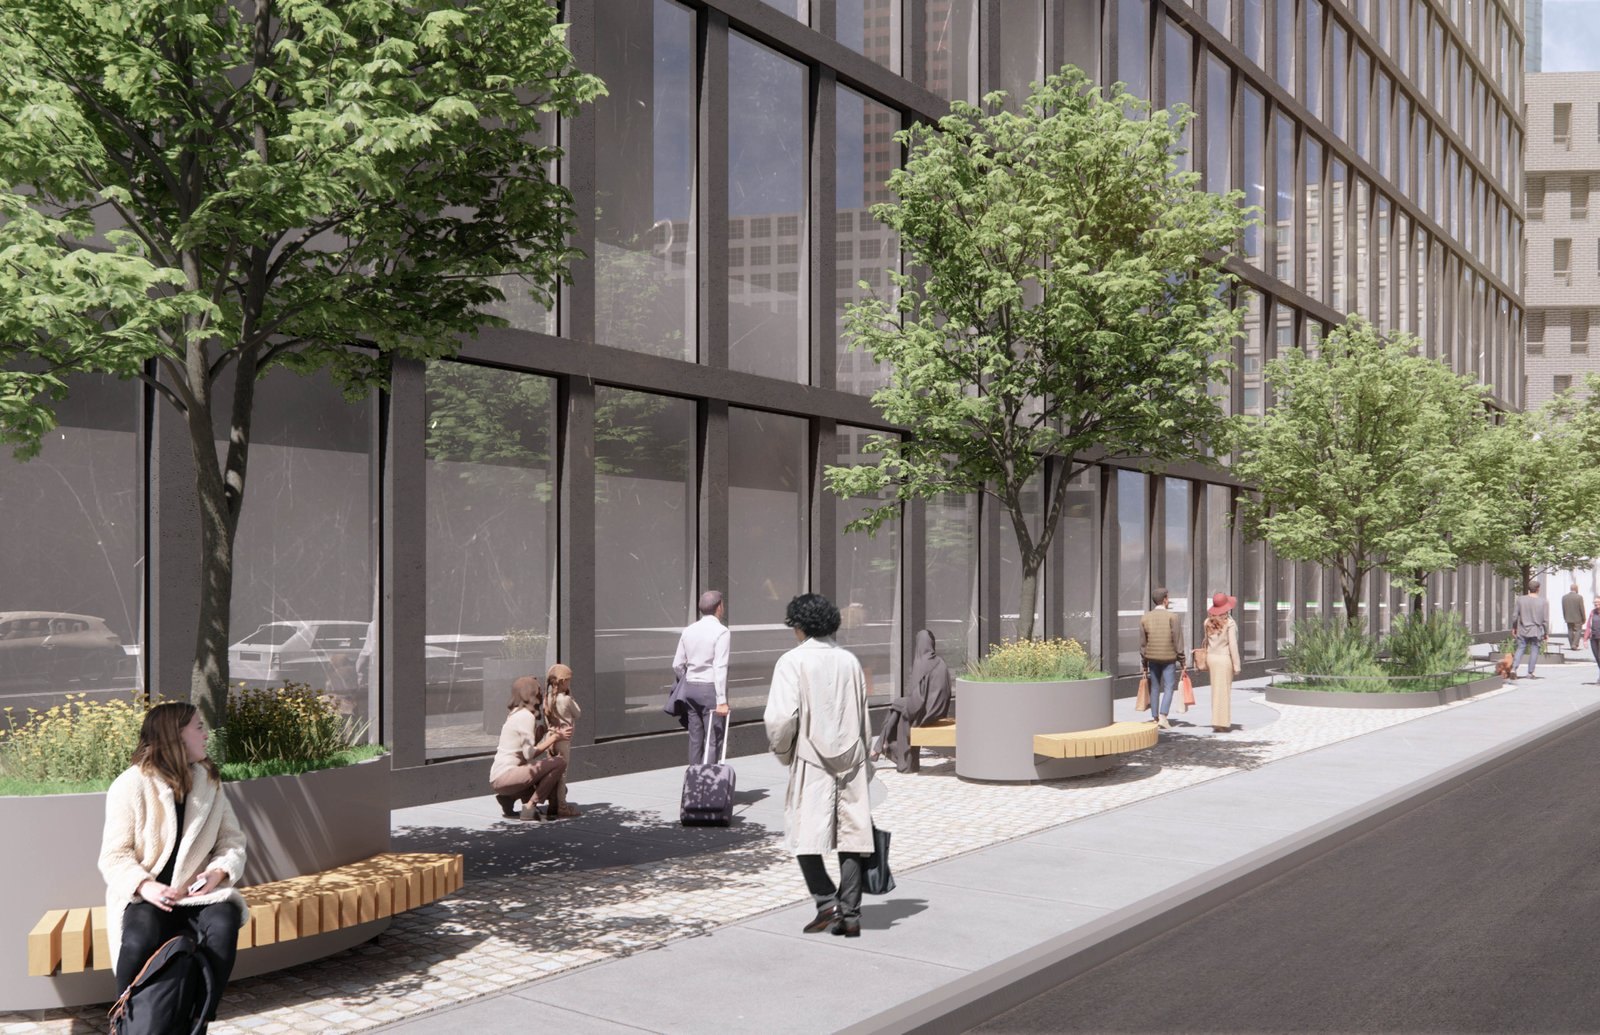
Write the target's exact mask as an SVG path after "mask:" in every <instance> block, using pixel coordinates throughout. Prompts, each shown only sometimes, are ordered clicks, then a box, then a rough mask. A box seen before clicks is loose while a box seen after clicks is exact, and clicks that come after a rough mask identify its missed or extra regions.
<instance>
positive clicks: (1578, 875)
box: [973, 719, 1600, 1033]
mask: <svg viewBox="0 0 1600 1035" xmlns="http://www.w3.org/2000/svg"><path fill="white" fill-rule="evenodd" d="M973 1030H974V1031H979V1032H1009V1033H1019V1032H1241V1033H1242V1032H1600V719H1590V720H1585V721H1583V722H1580V723H1577V724H1574V726H1573V728H1572V730H1571V731H1570V732H1567V733H1565V734H1563V735H1561V736H1560V737H1558V738H1557V739H1555V740H1554V741H1552V742H1550V743H1549V744H1547V745H1545V746H1544V747H1541V748H1539V749H1538V750H1536V751H1533V752H1530V753H1528V754H1525V755H1523V756H1521V757H1520V758H1518V759H1516V760H1515V761H1513V762H1511V763H1509V764H1506V765H1503V766H1500V767H1498V768H1496V769H1493V770H1490V771H1489V772H1487V773H1485V774H1483V775H1480V776H1478V777H1476V778H1474V779H1472V780H1470V781H1468V782H1467V783H1465V784H1462V785H1461V786H1459V787H1457V788H1456V789H1454V790H1452V791H1450V792H1448V793H1447V794H1445V795H1443V796H1441V797H1439V798H1437V799H1435V800H1434V801H1432V802H1430V803H1428V804H1426V805H1423V806H1422V807H1420V808H1417V809H1414V810H1412V811H1411V812H1408V813H1405V814H1404V815H1402V816H1400V817H1399V818H1397V819H1395V820H1393V821H1391V822H1389V823H1387V824H1385V825H1384V826H1382V827H1379V828H1378V829H1376V830H1373V831H1371V832H1370V833H1368V834H1366V835H1365V836H1363V837H1360V838H1357V839H1356V840H1353V841H1351V842H1349V843H1347V844H1344V845H1342V846H1340V847H1338V848H1336V849H1334V850H1332V851H1331V852H1329V853H1328V854H1327V855H1324V856H1321V857H1319V858H1318V859H1316V860H1314V861H1312V862H1310V863H1307V864H1306V865H1304V866H1302V867H1300V868H1298V869H1296V870H1293V871H1291V872H1289V873H1287V874H1284V875H1283V876H1281V877H1279V878H1277V879H1275V880H1272V881H1268V882H1267V883H1264V884H1263V885H1262V886H1261V887H1259V888H1256V889H1254V890H1252V891H1249V892H1247V893H1245V894H1244V895H1241V896H1239V897H1238V898H1236V899H1234V900H1233V901H1231V902H1229V903H1227V904H1225V905H1223V906H1220V907H1218V908H1217V909H1214V910H1212V911H1211V912H1209V913H1207V914H1205V915H1203V916H1200V917H1197V918H1195V919H1194V920H1192V921H1190V922H1188V923H1186V924H1184V925H1182V926H1180V927H1177V928H1175V929H1173V930H1171V931H1169V932H1167V933H1166V934H1164V935H1161V936H1159V937H1157V938H1154V939H1152V940H1151V941H1149V942H1146V943H1145V944H1143V945H1141V946H1139V947H1138V948H1136V949H1133V950H1130V951H1129V952H1127V953H1124V954H1123V955H1121V956H1119V957H1117V958H1116V959H1113V960H1111V961H1109V962H1107V963H1105V964H1103V965H1101V966H1099V967H1097V968H1095V969H1094V970H1092V971H1089V972H1087V973H1085V974H1083V975H1080V976H1079V977H1077V978H1074V979H1073V980H1071V981H1068V982H1065V983H1063V984H1061V985H1058V986H1056V987H1055V988H1054V989H1052V990H1051V991H1049V992H1046V993H1044V994H1043V995H1040V996H1038V997H1036V998H1035V999H1032V1000H1030V1001H1029V1002H1027V1003H1024V1004H1022V1005H1021V1006H1019V1007H1017V1008H1015V1009H1013V1010H1011V1011H1009V1012H1008V1013H1005V1014H1002V1015H1001V1016H999V1017H997V1018H995V1019H994V1020H993V1021H991V1022H989V1023H988V1024H986V1025H983V1026H982V1027H979V1028H975V1029H973Z"/></svg>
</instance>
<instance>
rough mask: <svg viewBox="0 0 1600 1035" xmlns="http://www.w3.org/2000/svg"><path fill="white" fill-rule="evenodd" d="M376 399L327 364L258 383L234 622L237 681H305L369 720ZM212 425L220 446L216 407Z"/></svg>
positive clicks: (237, 553)
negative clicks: (351, 390) (342, 383)
mask: <svg viewBox="0 0 1600 1035" xmlns="http://www.w3.org/2000/svg"><path fill="white" fill-rule="evenodd" d="M224 380H226V381H230V382H231V378H224ZM231 391H232V385H231V383H230V384H228V385H227V390H226V391H223V392H219V393H218V397H219V398H227V397H228V395H229V393H231ZM374 405H375V402H374V400H373V399H372V398H371V397H368V398H367V399H364V400H362V401H360V402H355V403H352V402H348V401H346V400H345V398H344V396H343V395H342V394H341V393H340V391H339V389H338V387H336V386H335V385H334V383H333V381H332V380H331V379H330V378H329V377H327V376H326V375H325V374H318V375H314V376H311V377H301V376H299V375H297V374H293V373H290V372H289V371H287V370H275V371H273V372H272V373H270V374H268V375H267V376H266V377H265V378H264V379H262V380H261V381H259V382H257V384H256V402H255V419H254V421H253V423H252V427H251V435H250V438H251V443H250V478H249V482H248V485H247V487H246V493H245V503H244V509H243V511H242V513H241V516H240V518H239V531H238V535H237V538H236V539H235V542H234V551H233V608H232V615H231V619H230V621H229V639H230V640H231V641H232V642H231V645H230V646H229V648H228V659H229V676H230V677H231V678H232V679H233V681H234V682H235V683H241V682H242V683H245V684H246V685H248V686H255V687H262V686H282V685H283V684H284V683H285V682H296V683H306V684H309V685H310V686H311V688H312V689H314V690H324V691H326V692H327V693H329V694H331V695H333V696H334V697H335V698H337V699H338V701H339V706H340V709H341V710H343V711H345V712H347V713H349V714H352V715H355V716H357V717H358V718H361V719H374V718H376V715H375V714H374V713H373V712H372V709H371V691H372V689H373V687H372V686H371V679H372V678H373V673H374V671H375V669H376V667H377V666H375V665H373V664H372V661H373V658H374V657H375V651H376V648H377V634H376V631H377V592H376V586H377V583H376V580H375V578H374V575H373V553H374V547H375V543H376V539H375V536H374V528H373V526H374V521H373V517H374V511H373V505H372V504H373V501H372V466H371V465H372V451H371V438H372V435H371V427H372V407H373V406H374ZM213 430H214V431H215V432H216V438H217V451H218V453H219V455H220V454H221V453H222V452H223V451H224V450H226V448H227V431H226V417H225V416H224V415H223V414H221V413H219V414H218V419H217V426H216V427H215V428H214V429H213Z"/></svg>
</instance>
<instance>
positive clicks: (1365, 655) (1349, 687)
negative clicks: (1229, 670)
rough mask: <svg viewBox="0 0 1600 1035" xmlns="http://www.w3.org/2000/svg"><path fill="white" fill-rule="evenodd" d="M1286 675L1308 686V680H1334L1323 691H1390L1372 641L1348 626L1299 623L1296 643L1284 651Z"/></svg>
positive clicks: (1364, 634)
mask: <svg viewBox="0 0 1600 1035" xmlns="http://www.w3.org/2000/svg"><path fill="white" fill-rule="evenodd" d="M1283 661H1284V669H1285V671H1287V672H1289V673H1291V674H1293V675H1295V676H1297V677H1300V678H1301V680H1302V681H1304V682H1307V683H1316V682H1317V681H1316V680H1314V679H1308V678H1306V677H1313V676H1332V677H1336V678H1333V679H1329V680H1327V681H1326V685H1317V686H1316V689H1321V690H1343V691H1347V692H1349V693H1384V692H1386V691H1388V690H1389V689H1391V688H1390V686H1389V683H1388V681H1387V680H1385V679H1383V678H1382V676H1383V675H1384V674H1385V673H1384V671H1383V667H1382V666H1381V665H1379V664H1378V658H1377V653H1376V651H1375V650H1374V647H1373V643H1372V640H1371V639H1369V638H1368V636H1367V634H1366V633H1365V631H1363V630H1362V629H1360V628H1353V627H1351V625H1350V624H1349V623H1348V622H1342V621H1338V620H1335V621H1332V622H1296V623H1295V627H1294V642H1293V643H1291V644H1287V645H1285V647H1284V652H1283Z"/></svg>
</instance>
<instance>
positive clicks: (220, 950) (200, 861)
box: [100, 701, 249, 1022]
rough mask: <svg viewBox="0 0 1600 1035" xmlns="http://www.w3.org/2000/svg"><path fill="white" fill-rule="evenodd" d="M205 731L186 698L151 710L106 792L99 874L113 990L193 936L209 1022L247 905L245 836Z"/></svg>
mask: <svg viewBox="0 0 1600 1035" xmlns="http://www.w3.org/2000/svg"><path fill="white" fill-rule="evenodd" d="M206 736H207V733H206V726H205V721H204V720H203V719H202V718H201V717H200V712H199V710H198V709H196V708H195V706H194V705H192V704H189V703H187V702H178V701H173V702H168V703H166V704H158V705H156V706H155V707H154V708H152V709H150V711H148V712H147V713H145V717H144V725H143V726H142V727H141V728H140V730H139V746H138V748H136V749H135V750H134V752H133V764H132V765H130V766H129V767H128V768H127V769H126V770H124V771H123V773H122V775H121V776H118V777H117V778H116V780H115V781H114V782H113V783H112V784H111V789H110V790H108V791H107V792H106V826H105V834H104V836H103V838H102V840H101V844H100V873H101V874H102V875H103V876H104V877H105V879H106V937H107V940H108V942H109V943H110V946H111V966H112V969H113V971H115V973H116V980H117V994H118V995H119V996H120V995H121V994H122V992H123V991H124V990H125V989H126V988H127V987H128V986H129V985H131V984H132V983H133V980H134V978H136V977H138V975H139V971H140V970H141V969H142V968H143V967H144V965H145V961H146V960H148V959H149V958H150V956H151V955H152V954H153V953H154V952H155V951H156V950H157V949H159V948H161V946H162V945H163V944H165V943H166V942H167V941H168V940H169V939H171V938H174V937H176V936H178V935H180V934H182V935H188V936H189V937H190V938H193V939H194V940H195V942H196V943H197V944H198V945H199V947H200V955H201V957H202V958H203V959H204V960H205V962H206V965H207V966H208V967H209V968H210V970H211V994H210V996H209V997H208V998H207V1000H206V1004H205V1017H206V1020H207V1021H208V1022H209V1021H212V1020H215V1019H216V1016H217V1004H218V1003H219V1002H221V1000H222V990H223V987H224V986H225V985H227V983H228V976H229V975H230V974H232V973H233V961H234V956H235V955H236V954H237V952H238V944H239V934H238V931H239V928H240V927H241V926H243V924H244V922H245V920H246V918H248V916H249V912H248V910H247V907H246V906H245V902H244V898H243V896H241V895H240V894H239V891H238V889H237V888H236V887H235V885H236V884H237V883H238V882H239V878H240V877H241V876H243V875H244V858H245V856H244V834H243V832H241V831H240V829H239V824H238V821H237V820H235V819H234V816H233V806H231V805H229V804H228V796H227V795H226V794H224V793H223V792H222V779H221V774H219V773H218V772H217V767H216V765H215V764H214V763H213V762H212V761H211V759H210V758H208V757H207V756H206Z"/></svg>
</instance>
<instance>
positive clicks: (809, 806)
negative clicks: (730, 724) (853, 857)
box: [765, 639, 872, 855]
mask: <svg viewBox="0 0 1600 1035" xmlns="http://www.w3.org/2000/svg"><path fill="white" fill-rule="evenodd" d="M802 673H804V677H805V681H806V689H805V691H804V692H802V690H801V688H800V679H801V674H802ZM802 693H803V694H804V698H805V699H804V701H803V702H802V700H801V698H802ZM765 721H766V727H767V743H768V745H769V746H770V747H771V748H772V752H773V754H775V755H777V756H778V760H779V761H780V762H783V763H784V764H785V765H787V766H788V767H789V787H788V791H787V793H786V794H785V796H784V803H783V833H784V842H785V844H786V846H787V847H788V849H789V850H790V851H791V852H793V853H794V854H795V855H821V854H823V853H828V852H865V853H870V852H871V851H872V808H871V806H870V805H869V804H868V802H867V789H868V784H869V783H870V781H871V779H872V767H871V766H870V765H868V764H867V746H868V743H869V742H870V740H871V737H872V731H871V729H870V728H869V727H868V724H867V681H866V677H865V676H864V675H863V674H862V671H861V663H860V662H859V661H857V660H856V656H855V655H854V654H851V653H850V652H849V651H847V650H845V649H844V648H843V647H840V646H839V645H838V644H837V643H835V642H834V641H833V640H832V639H810V640H806V641H805V642H804V643H802V644H800V645H799V646H798V647H795V648H794V649H793V650H791V651H789V652H787V653H786V654H784V655H783V657H781V658H779V659H778V664H777V666H776V668H774V670H773V673H772V690H771V692H770V693H769V694H768V695H767V710H766V715H765ZM825 761H826V762H828V763H830V765H829V767H828V768H824V762H825Z"/></svg>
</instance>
